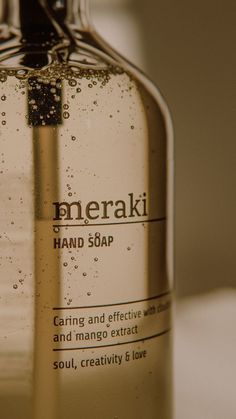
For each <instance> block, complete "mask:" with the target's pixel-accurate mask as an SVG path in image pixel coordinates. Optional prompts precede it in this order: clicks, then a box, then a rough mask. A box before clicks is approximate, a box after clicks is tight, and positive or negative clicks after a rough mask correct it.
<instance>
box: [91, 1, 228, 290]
mask: <svg viewBox="0 0 236 419" xmlns="http://www.w3.org/2000/svg"><path fill="white" fill-rule="evenodd" d="M94 20H95V24H96V25H97V28H98V30H99V32H100V33H102V34H103V35H104V36H105V37H106V38H108V39H110V41H111V42H112V44H113V45H114V46H116V47H117V48H118V49H119V50H120V51H121V52H123V53H124V54H125V55H128V56H129V58H130V59H132V60H133V62H135V63H136V64H138V65H139V66H140V67H141V68H142V69H143V70H144V71H146V72H147V73H148V74H149V75H150V76H151V78H152V79H153V80H154V81H155V82H156V83H157V84H158V86H159V88H160V90H161V92H162V93H163V94H164V96H165V98H166V100H167V102H168V104H169V107H170V109H171V112H172V118H173V122H174V128H175V160H176V180H175V184H176V199H175V200H176V212H175V213H176V216H175V224H176V227H175V234H176V240H175V241H176V281H177V291H178V294H179V295H181V296H183V295H189V294H193V293H198V292H204V291H207V290H208V289H212V288H216V287H219V286H230V285H235V284H236V283H235V276H236V221H235V220H236V217H235V216H236V56H235V42H236V24H235V22H236V3H235V1H234V0H226V1H224V2H223V0H220V1H217V0H214V1H213V0H198V1H191V0H190V1H189V0H188V1H187V0H182V1H178V2H177V1H174V0H172V1H171V0H147V1H143V0H127V1H125V0H123V1H121V0H120V1H119V0H116V1H110V2H108V1H105V0H104V1H103V2H102V1H98V0H97V2H96V0H95V1H94Z"/></svg>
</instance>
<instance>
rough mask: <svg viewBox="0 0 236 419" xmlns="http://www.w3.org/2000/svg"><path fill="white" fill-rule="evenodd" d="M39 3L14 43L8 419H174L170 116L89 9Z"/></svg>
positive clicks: (2, 309)
mask: <svg viewBox="0 0 236 419" xmlns="http://www.w3.org/2000/svg"><path fill="white" fill-rule="evenodd" d="M22 3H24V2H22ZM30 4H31V3H29V10H28V14H27V13H26V17H25V16H24V13H23V11H22V10H23V9H21V7H23V6H24V4H23V5H22V4H21V2H14V6H15V7H16V6H19V8H20V11H21V13H19V14H18V15H17V13H16V12H15V11H16V8H15V9H14V13H15V14H14V13H13V14H12V11H11V10H10V12H9V10H8V21H7V23H3V24H2V32H1V34H2V36H1V49H0V103H1V109H0V152H1V168H0V179H1V180H0V190H1V206H0V249H1V254H0V258H1V259H0V275H1V285H0V313H1V317H0V319H1V320H0V324H1V327H0V343H1V344H0V407H1V412H3V418H4V419H10V418H11V419H23V418H24V419H31V418H33V419H42V418H43V419H67V418H70V419H77V418H81V419H91V418H96V419H110V418H117V419H134V418H135V419H143V418H145V419H154V418H157V417H158V418H161V419H171V381H172V380H171V333H170V330H171V309H170V308H171V294H170V292H171V287H172V263H171V261H172V255H171V230H172V228H171V210H170V208H171V170H172V163H173V161H172V151H171V150H172V148H171V143H170V137H171V126H170V123H169V116H168V112H167V109H166V105H165V104H164V102H163V99H162V98H161V96H160V94H159V93H158V92H157V90H155V88H154V87H153V85H152V84H151V83H150V82H149V81H147V80H146V79H145V77H144V76H143V75H141V74H140V73H139V72H138V71H137V70H136V69H135V68H133V67H132V66H131V65H130V64H129V63H126V62H125V61H124V60H123V59H122V58H121V57H119V56H118V54H116V53H115V52H114V51H113V50H112V49H111V48H110V47H109V46H107V45H106V43H105V42H104V41H103V40H101V39H100V38H99V37H98V35H96V33H95V32H94V29H93V28H92V27H91V28H90V26H89V24H88V20H87V18H85V6H86V5H85V4H84V2H81V3H80V4H79V3H78V2H67V4H66V2H62V6H63V7H59V8H58V4H57V5H56V4H55V2H39V3H38V2H35V3H34V7H33V8H31V6H30ZM65 6H66V7H67V8H65ZM4 7H5V6H4V2H3V3H2V10H5V9H4ZM24 7H25V6H24ZM75 7H76V8H77V9H79V10H80V15H77V16H76V18H75V15H74V12H73V13H72V14H71V12H72V11H73V10H74V8H75ZM37 8H38V9H37ZM31 9H32V10H31ZM77 9H76V10H77ZM36 12H37V15H38V21H34V19H33V18H34V17H35V18H36V16H34V13H36ZM41 14H42V15H41ZM3 15H4V13H3ZM29 17H30V19H29ZM9 19H13V21H14V22H15V24H14V25H15V26H11V25H10V24H9ZM32 22H38V23H36V25H32ZM45 22H46V23H45Z"/></svg>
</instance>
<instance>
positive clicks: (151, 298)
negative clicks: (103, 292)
mask: <svg viewBox="0 0 236 419" xmlns="http://www.w3.org/2000/svg"><path fill="white" fill-rule="evenodd" d="M170 294H171V291H166V292H163V293H162V294H159V295H155V296H153V297H149V298H144V299H142V300H135V301H126V302H123V303H113V304H101V305H93V306H80V307H54V308H53V310H55V311H56V310H80V309H86V308H105V307H115V306H124V305H128V304H137V303H145V302H146V301H151V300H157V299H158V298H162V297H165V296H167V295H170Z"/></svg>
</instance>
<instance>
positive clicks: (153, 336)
mask: <svg viewBox="0 0 236 419" xmlns="http://www.w3.org/2000/svg"><path fill="white" fill-rule="evenodd" d="M170 331H171V328H169V329H166V330H164V331H163V332H160V333H157V334H156V335H152V336H147V337H146V338H142V339H137V340H132V341H129V342H118V343H111V344H109V345H97V346H81V347H79V348H58V349H53V352H65V351H81V350H85V349H99V348H109V347H112V346H121V345H131V344H133V343H138V342H145V341H146V340H151V339H155V338H158V337H160V336H162V335H165V334H166V333H169V332H170Z"/></svg>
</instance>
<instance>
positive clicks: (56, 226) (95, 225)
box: [53, 217, 166, 228]
mask: <svg viewBox="0 0 236 419" xmlns="http://www.w3.org/2000/svg"><path fill="white" fill-rule="evenodd" d="M161 221H166V217H161V218H154V219H152V220H139V221H125V222H121V223H117V222H114V223H97V224H89V223H88V224H86V223H85V224H54V225H53V228H67V227H103V226H115V225H127V224H146V223H159V222H161Z"/></svg>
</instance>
